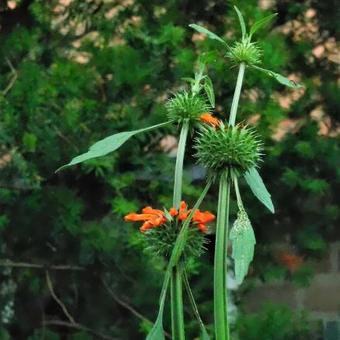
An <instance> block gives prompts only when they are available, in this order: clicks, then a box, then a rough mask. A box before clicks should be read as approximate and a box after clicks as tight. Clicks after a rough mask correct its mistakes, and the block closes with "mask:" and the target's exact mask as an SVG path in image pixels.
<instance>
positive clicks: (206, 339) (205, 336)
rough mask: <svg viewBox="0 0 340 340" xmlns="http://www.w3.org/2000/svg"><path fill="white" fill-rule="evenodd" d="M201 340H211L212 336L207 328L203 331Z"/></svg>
mask: <svg viewBox="0 0 340 340" xmlns="http://www.w3.org/2000/svg"><path fill="white" fill-rule="evenodd" d="M200 340H210V336H209V334H208V332H207V330H206V329H205V328H202V329H201V335H200Z"/></svg>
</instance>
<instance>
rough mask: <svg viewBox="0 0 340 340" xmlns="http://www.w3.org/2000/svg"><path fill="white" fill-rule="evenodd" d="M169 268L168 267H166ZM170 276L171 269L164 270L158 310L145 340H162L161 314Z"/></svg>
mask: <svg viewBox="0 0 340 340" xmlns="http://www.w3.org/2000/svg"><path fill="white" fill-rule="evenodd" d="M168 267H169V266H168ZM170 276H171V268H170V269H168V268H167V270H166V272H165V275H164V280H163V285H162V290H161V294H160V297H159V310H158V315H157V319H156V321H155V323H154V324H153V326H152V328H151V330H150V332H149V334H148V335H147V337H146V340H164V338H165V336H164V329H163V313H164V305H165V298H166V293H167V291H168V286H169V282H170Z"/></svg>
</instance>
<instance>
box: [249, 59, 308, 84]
mask: <svg viewBox="0 0 340 340" xmlns="http://www.w3.org/2000/svg"><path fill="white" fill-rule="evenodd" d="M252 67H253V68H255V69H257V70H259V71H261V72H264V73H265V74H266V75H267V76H270V77H273V78H275V79H276V80H277V81H278V82H279V83H280V84H282V85H285V86H288V87H290V88H292V89H299V88H301V87H303V86H302V85H301V84H298V83H296V82H295V81H293V80H290V79H288V78H286V77H284V76H282V75H281V74H279V73H275V72H273V71H270V70H267V69H265V68H262V67H258V66H255V65H252Z"/></svg>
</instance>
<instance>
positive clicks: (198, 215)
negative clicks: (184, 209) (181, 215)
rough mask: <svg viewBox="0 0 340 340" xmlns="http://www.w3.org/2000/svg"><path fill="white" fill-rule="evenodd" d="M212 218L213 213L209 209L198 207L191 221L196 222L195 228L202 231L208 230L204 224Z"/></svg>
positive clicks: (213, 217)
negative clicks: (203, 209) (204, 209)
mask: <svg viewBox="0 0 340 340" xmlns="http://www.w3.org/2000/svg"><path fill="white" fill-rule="evenodd" d="M214 220H215V215H214V214H212V213H211V212H210V211H200V210H198V209H197V210H196V211H195V212H194V216H193V217H192V221H193V222H194V223H195V224H197V228H198V229H199V230H200V231H202V232H203V233H206V232H207V231H208V228H207V226H206V224H207V223H209V222H212V221H214Z"/></svg>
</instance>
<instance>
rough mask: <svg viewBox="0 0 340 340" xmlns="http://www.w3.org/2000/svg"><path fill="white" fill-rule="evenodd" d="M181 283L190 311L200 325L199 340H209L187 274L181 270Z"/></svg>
mask: <svg viewBox="0 0 340 340" xmlns="http://www.w3.org/2000/svg"><path fill="white" fill-rule="evenodd" d="M183 282H184V285H185V289H186V291H187V294H188V297H189V301H190V304H191V307H192V311H193V312H194V315H195V317H196V319H197V321H198V323H199V325H200V328H201V334H200V340H210V337H209V334H208V332H207V330H206V328H205V326H204V323H203V321H202V319H201V316H200V313H199V311H198V307H197V304H196V301H195V298H194V294H193V292H192V290H191V288H190V283H189V278H188V274H187V271H186V270H185V268H184V270H183Z"/></svg>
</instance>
